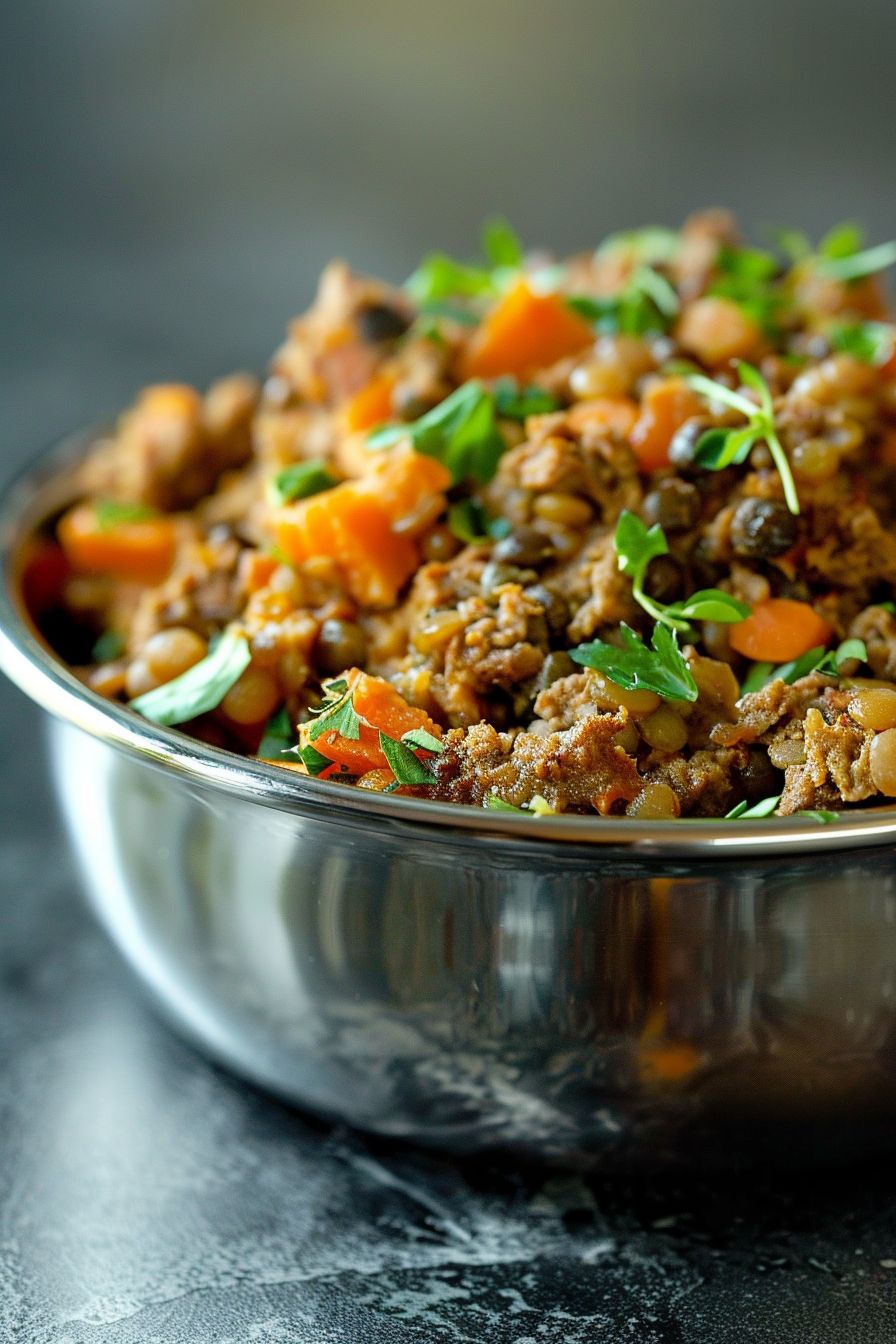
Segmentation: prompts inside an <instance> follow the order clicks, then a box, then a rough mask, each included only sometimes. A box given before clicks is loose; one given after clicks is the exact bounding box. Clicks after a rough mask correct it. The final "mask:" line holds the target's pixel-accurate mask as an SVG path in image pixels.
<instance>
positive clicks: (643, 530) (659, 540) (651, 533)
mask: <svg viewBox="0 0 896 1344" xmlns="http://www.w3.org/2000/svg"><path fill="white" fill-rule="evenodd" d="M613 545H614V546H615V547H616V555H617V557H618V565H619V568H620V570H621V571H622V573H623V574H628V575H629V577H630V578H632V579H636V580H641V581H643V579H644V576H645V574H646V573H647V566H648V565H649V564H650V562H651V560H654V559H655V558H656V557H657V556H659V555H668V554H669V546H668V543H667V541H666V534H665V532H664V531H663V529H662V528H661V527H660V525H659V523H654V524H653V526H652V527H648V526H647V525H646V523H644V522H643V521H642V520H641V519H640V518H639V517H638V515H637V514H636V513H632V512H631V510H630V509H623V510H622V513H621V514H620V515H619V522H618V523H617V524H616V535H615V536H614V538H613Z"/></svg>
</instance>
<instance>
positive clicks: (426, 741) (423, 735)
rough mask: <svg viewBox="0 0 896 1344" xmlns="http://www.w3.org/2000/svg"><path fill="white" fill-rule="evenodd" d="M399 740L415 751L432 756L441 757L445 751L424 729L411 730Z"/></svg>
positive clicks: (435, 738)
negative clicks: (429, 753)
mask: <svg viewBox="0 0 896 1344" xmlns="http://www.w3.org/2000/svg"><path fill="white" fill-rule="evenodd" d="M401 740H402V742H404V743H406V744H407V746H409V747H414V748H415V749H416V750H417V751H431V752H432V753H433V755H434V756H441V754H442V752H443V751H444V750H445V748H444V746H443V744H442V743H441V742H440V741H439V739H438V738H437V737H433V735H432V733H428V732H427V731H426V729H425V728H412V729H411V730H410V732H408V733H402V735H401Z"/></svg>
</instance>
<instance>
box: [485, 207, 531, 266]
mask: <svg viewBox="0 0 896 1344" xmlns="http://www.w3.org/2000/svg"><path fill="white" fill-rule="evenodd" d="M482 251H483V252H484V253H485V256H486V257H487V258H488V260H489V261H490V262H491V265H492V266H493V267H495V268H497V267H499V266H507V267H510V268H511V269H513V270H519V268H520V267H521V266H522V264H523V245H522V243H521V242H520V240H519V237H518V235H517V234H516V233H515V232H514V230H513V229H512V228H511V227H510V225H509V224H508V223H507V220H506V219H501V218H495V219H489V220H486V222H485V226H484V228H483V230H482Z"/></svg>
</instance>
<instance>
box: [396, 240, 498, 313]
mask: <svg viewBox="0 0 896 1344" xmlns="http://www.w3.org/2000/svg"><path fill="white" fill-rule="evenodd" d="M404 287H405V289H406V290H407V291H408V293H409V294H410V296H411V298H412V299H413V300H414V302H415V303H417V304H424V303H433V302H436V301H438V300H439V299H451V298H457V297H458V296H459V295H460V296H463V297H464V298H478V297H479V296H480V295H488V296H492V295H493V294H494V292H495V291H494V284H493V282H492V276H491V272H490V271H487V270H485V268H484V267H481V266H466V265H464V263H463V262H460V261H455V260H454V259H453V258H452V257H449V256H446V255H445V253H444V252H430V253H429V255H428V256H426V257H424V258H423V261H422V262H421V263H420V265H419V266H418V267H417V269H416V271H414V273H413V275H411V276H409V277H408V279H407V280H406V281H405V283H404Z"/></svg>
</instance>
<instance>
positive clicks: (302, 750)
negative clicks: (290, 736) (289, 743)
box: [296, 746, 333, 779]
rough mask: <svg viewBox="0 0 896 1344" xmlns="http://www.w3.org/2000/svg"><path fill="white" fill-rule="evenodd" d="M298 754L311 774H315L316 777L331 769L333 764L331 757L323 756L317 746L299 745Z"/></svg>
mask: <svg viewBox="0 0 896 1344" xmlns="http://www.w3.org/2000/svg"><path fill="white" fill-rule="evenodd" d="M296 754H297V755H298V757H299V760H300V761H301V762H302V764H303V765H304V767H305V769H306V770H307V771H308V773H309V775H313V776H314V778H315V779H317V776H318V775H322V774H323V772H324V771H325V770H329V768H330V766H331V765H332V764H333V762H332V761H331V760H330V759H329V757H327V756H322V755H321V754H320V752H319V751H318V750H317V748H316V747H312V746H305V747H297V748H296Z"/></svg>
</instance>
